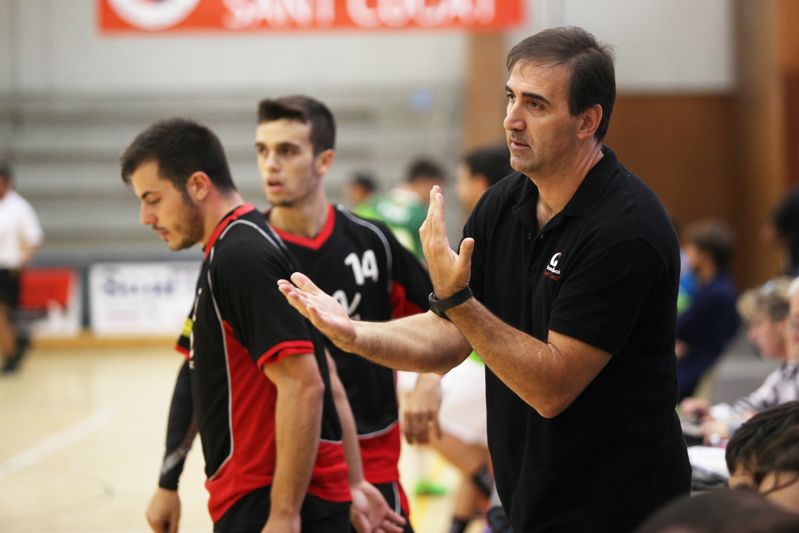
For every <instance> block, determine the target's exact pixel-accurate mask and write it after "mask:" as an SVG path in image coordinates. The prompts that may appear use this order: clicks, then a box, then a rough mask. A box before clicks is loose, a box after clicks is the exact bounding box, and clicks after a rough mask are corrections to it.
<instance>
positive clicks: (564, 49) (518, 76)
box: [280, 28, 690, 532]
mask: <svg viewBox="0 0 799 533" xmlns="http://www.w3.org/2000/svg"><path fill="white" fill-rule="evenodd" d="M508 70H509V71H510V76H509V79H508V82H507V86H506V93H507V98H508V106H507V115H506V117H505V121H504V126H505V131H506V134H507V141H508V146H509V148H510V152H511V166H512V167H513V168H514V169H515V170H517V171H518V173H516V174H512V175H510V176H508V177H506V178H505V179H504V180H502V181H501V182H500V183H499V184H497V185H496V186H494V187H493V188H491V189H490V190H489V191H488V192H487V193H486V194H485V195H484V196H483V198H482V199H481V201H480V202H479V203H478V205H477V207H476V208H475V210H474V212H473V214H472V216H471V218H470V219H469V221H468V222H467V223H466V227H465V228H464V239H463V241H462V242H461V245H460V250H459V253H455V252H453V251H452V250H451V248H450V246H449V243H448V241H447V238H446V231H445V227H444V217H443V212H444V199H443V196H442V195H441V191H440V190H439V189H438V188H434V190H433V191H432V192H431V203H430V210H429V212H428V217H427V220H426V221H425V224H424V226H423V227H422V230H421V233H422V240H423V243H424V249H425V258H426V259H427V262H428V266H429V268H430V276H431V279H432V281H433V286H434V289H435V293H434V294H433V295H431V309H432V310H431V312H429V313H427V314H425V315H417V316H415V317H410V318H406V319H401V320H397V321H393V322H390V323H383V324H375V323H365V322H351V321H349V319H347V317H346V312H345V311H343V310H342V309H341V307H340V306H337V304H336V303H335V301H334V300H332V299H331V298H329V297H327V296H326V295H324V294H323V293H321V292H320V291H318V289H317V288H316V287H315V285H313V284H312V283H311V282H310V280H308V279H307V278H306V277H304V276H302V275H299V274H295V275H294V276H292V281H293V282H294V283H295V284H296V285H297V287H298V288H293V287H292V286H291V284H290V283H288V282H286V281H281V282H280V286H281V290H282V291H283V293H284V294H286V295H287V297H288V298H289V301H290V302H291V303H292V304H293V305H294V306H295V307H296V308H298V309H299V310H300V311H301V312H303V313H304V314H305V315H306V316H308V317H309V318H311V319H312V321H313V322H314V324H315V325H317V327H319V328H320V329H322V330H323V331H324V332H325V333H326V334H327V335H328V336H329V337H331V338H332V339H334V341H335V342H336V343H338V344H340V345H341V346H342V347H343V348H344V349H345V350H346V351H349V352H354V353H359V354H362V355H364V356H365V357H367V358H370V359H372V360H374V361H376V362H379V363H381V364H384V365H387V366H393V367H396V368H405V369H411V370H416V371H431V370H433V371H446V370H447V369H449V368H451V367H452V366H454V365H456V364H458V363H459V362H460V361H461V360H463V358H464V357H466V356H467V355H468V353H469V351H470V350H471V349H472V348H474V350H475V351H476V352H477V353H479V354H480V355H481V356H482V358H483V359H484V361H485V363H486V367H487V371H486V396H487V409H488V438H489V447H490V450H491V457H492V460H493V463H494V468H495V475H496V481H497V488H498V490H499V495H500V498H501V500H502V504H503V506H504V507H505V510H506V512H507V513H508V516H509V517H510V520H511V523H512V524H513V527H514V530H515V531H517V532H527V531H590V532H597V531H629V530H632V529H633V528H634V527H635V526H636V525H637V524H639V523H640V522H641V521H642V520H643V519H644V518H646V516H647V515H649V514H650V513H651V512H652V511H654V510H655V509H657V508H658V507H660V506H661V505H662V504H664V503H666V502H667V501H669V500H671V499H672V498H674V497H675V496H677V495H679V494H681V493H683V492H687V491H688V489H689V482H690V468H689V465H688V459H687V454H686V450H685V444H684V442H683V440H682V436H681V433H680V427H679V423H678V420H677V418H676V416H675V413H674V405H675V402H676V398H677V382H676V378H675V367H676V364H675V357H674V330H675V315H676V297H677V279H678V276H679V261H678V246H677V239H676V236H675V235H674V231H673V230H672V227H671V224H670V223H669V221H668V218H667V217H666V214H665V212H664V210H663V208H662V206H661V205H660V202H659V201H658V199H657V198H656V197H655V195H654V193H652V191H651V190H649V188H648V187H647V186H646V185H645V184H643V183H642V182H641V181H640V180H639V179H638V178H636V177H635V176H633V175H632V174H631V173H630V172H629V171H628V170H627V169H626V168H624V167H623V166H622V165H621V164H620V163H619V162H618V160H617V159H616V156H615V154H614V153H613V151H612V150H610V149H609V148H606V147H604V146H603V145H602V144H601V141H602V138H603V137H604V135H605V132H606V131H607V128H608V123H609V119H610V114H611V111H612V109H613V102H614V99H615V79H614V72H613V58H612V56H611V54H610V52H609V51H608V50H607V49H606V48H605V47H604V46H602V45H600V44H598V43H597V42H596V41H595V39H594V38H593V36H592V35H590V34H588V33H586V32H585V31H583V30H581V29H579V28H556V29H550V30H545V31H543V32H541V33H538V34H536V35H533V36H532V37H529V38H527V39H525V40H524V41H522V42H521V43H519V44H518V45H516V46H515V47H514V48H513V50H511V52H510V53H509V55H508ZM470 288H471V290H470ZM472 294H473V295H474V297H472ZM436 314H438V315H439V316H436Z"/></svg>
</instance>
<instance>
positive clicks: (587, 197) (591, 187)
mask: <svg viewBox="0 0 799 533" xmlns="http://www.w3.org/2000/svg"><path fill="white" fill-rule="evenodd" d="M602 155H603V156H604V157H602V159H600V160H599V161H597V163H596V165H594V166H593V167H592V168H591V170H589V171H588V174H586V176H585V179H584V180H583V182H582V183H581V184H580V186H579V187H577V190H576V191H575V192H574V196H572V198H571V200H569V203H568V204H566V207H564V208H563V211H562V213H563V216H569V217H584V216H585V215H587V214H588V212H589V211H591V209H592V208H593V207H594V206H595V205H596V203H597V200H598V199H599V197H600V196H602V193H603V191H604V190H605V185H607V183H608V180H609V179H610V177H611V176H612V175H613V172H614V171H615V170H616V167H617V166H618V160H617V159H616V154H615V153H613V150H611V149H610V148H608V147H607V146H604V145H602Z"/></svg>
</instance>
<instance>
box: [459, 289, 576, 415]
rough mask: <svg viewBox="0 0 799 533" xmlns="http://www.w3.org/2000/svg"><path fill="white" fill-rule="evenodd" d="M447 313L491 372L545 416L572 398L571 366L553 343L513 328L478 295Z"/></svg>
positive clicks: (552, 413) (557, 409) (554, 413)
mask: <svg viewBox="0 0 799 533" xmlns="http://www.w3.org/2000/svg"><path fill="white" fill-rule="evenodd" d="M447 316H448V317H449V318H450V320H452V323H453V324H455V325H456V326H457V327H458V329H459V330H460V331H461V332H462V333H463V334H464V336H465V337H466V340H467V341H468V342H469V344H470V345H471V346H472V347H473V348H474V351H475V352H477V353H479V354H480V357H481V358H482V359H483V361H484V362H485V364H486V366H488V367H489V368H490V369H491V371H492V372H493V373H494V374H495V375H496V376H497V377H498V378H499V379H500V381H502V382H503V383H504V384H505V385H507V386H508V387H510V389H511V390H513V392H515V393H516V394H517V395H518V396H519V397H520V398H522V399H523V400H524V401H525V402H527V404H529V405H530V406H531V407H532V408H533V409H535V410H536V411H538V412H539V413H540V414H541V415H542V416H554V415H556V414H558V413H559V412H560V411H562V409H563V408H564V404H566V405H568V403H570V402H571V400H572V398H571V397H570V396H569V395H568V394H565V392H566V389H567V387H566V386H565V381H566V380H567V379H569V377H570V373H569V372H568V369H567V367H566V366H567V365H566V364H565V362H564V361H563V359H562V358H561V357H560V355H561V354H560V352H559V351H558V349H557V348H555V347H554V346H553V345H551V344H547V343H545V342H542V341H540V340H538V339H536V338H535V337H532V336H531V335H527V334H526V333H524V332H522V331H520V330H518V329H516V328H513V327H511V326H509V325H508V324H506V323H505V322H503V321H502V320H500V319H499V318H497V317H496V316H494V315H493V314H492V313H491V312H490V311H489V310H488V309H486V308H485V306H483V305H482V304H481V303H480V302H478V301H477V300H476V299H475V298H471V299H469V300H468V301H466V302H465V303H464V304H462V305H459V306H456V307H453V308H450V309H449V310H448V311H447Z"/></svg>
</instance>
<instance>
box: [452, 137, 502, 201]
mask: <svg viewBox="0 0 799 533" xmlns="http://www.w3.org/2000/svg"><path fill="white" fill-rule="evenodd" d="M512 172H513V169H512V168H511V166H510V152H509V151H508V146H507V145H506V144H504V143H503V144H499V145H495V146H486V147H483V148H478V149H476V150H472V151H470V152H468V153H466V155H464V156H463V158H462V159H461V163H460V165H458V175H457V181H456V182H455V192H456V193H457V195H458V200H459V201H460V203H461V208H462V209H463V211H464V213H466V215H467V216H468V215H469V214H470V213H471V212H472V209H474V206H475V205H476V204H477V201H478V200H479V199H480V197H481V196H483V193H484V192H486V191H487V190H488V188H489V187H491V186H492V185H494V184H495V183H497V182H498V181H499V180H501V179H502V178H504V177H505V176H507V175H508V174H510V173H512Z"/></svg>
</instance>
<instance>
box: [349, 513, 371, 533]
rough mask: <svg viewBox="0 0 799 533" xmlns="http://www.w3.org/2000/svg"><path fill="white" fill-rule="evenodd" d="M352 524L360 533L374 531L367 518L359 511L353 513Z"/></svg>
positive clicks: (351, 514)
mask: <svg viewBox="0 0 799 533" xmlns="http://www.w3.org/2000/svg"><path fill="white" fill-rule="evenodd" d="M350 522H352V527H354V528H355V531H357V532H358V533H370V531H371V530H372V526H371V524H369V520H368V519H367V518H366V516H364V515H363V514H362V513H360V512H358V511H353V512H352V513H350Z"/></svg>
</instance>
